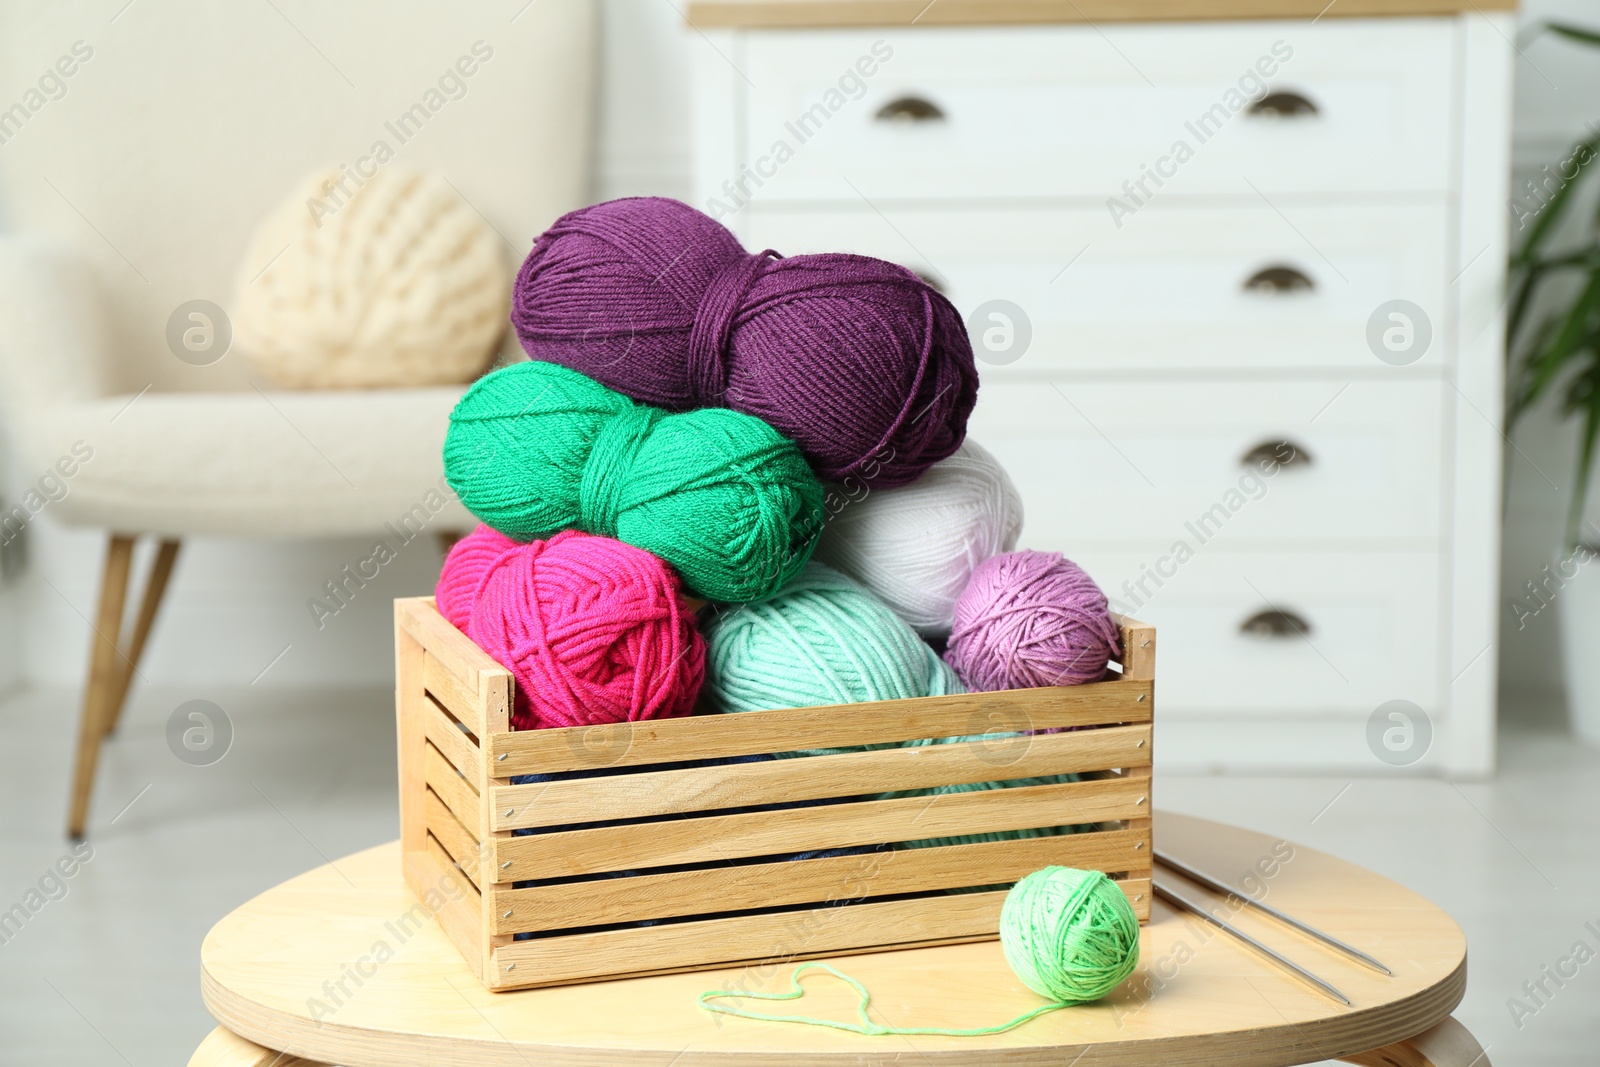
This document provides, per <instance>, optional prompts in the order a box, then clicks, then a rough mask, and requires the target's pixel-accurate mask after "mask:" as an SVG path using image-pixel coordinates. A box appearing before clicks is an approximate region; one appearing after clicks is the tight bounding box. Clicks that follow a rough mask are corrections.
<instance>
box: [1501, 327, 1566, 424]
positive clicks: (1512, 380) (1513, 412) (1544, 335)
mask: <svg viewBox="0 0 1600 1067" xmlns="http://www.w3.org/2000/svg"><path fill="white" fill-rule="evenodd" d="M1559 323H1560V320H1559V319H1557V318H1555V317H1553V316H1552V317H1550V318H1546V319H1543V320H1542V321H1540V323H1539V325H1538V327H1537V328H1536V329H1535V330H1534V334H1533V343H1532V344H1530V345H1529V346H1528V351H1529V352H1530V353H1535V352H1540V351H1542V350H1543V349H1544V347H1545V345H1546V344H1547V343H1548V342H1549V340H1550V335H1551V334H1552V333H1554V332H1555V329H1556V326H1557V325H1558V324H1559ZM1532 363H1533V359H1532V357H1531V355H1530V357H1529V358H1527V359H1523V360H1521V361H1519V362H1516V363H1514V364H1513V365H1512V367H1511V369H1510V370H1509V371H1508V372H1507V374H1506V431H1507V432H1508V433H1509V432H1510V431H1511V430H1512V428H1513V427H1515V426H1516V424H1517V423H1518V422H1519V421H1520V420H1521V418H1522V416H1523V415H1526V414H1527V413H1528V410H1529V409H1530V408H1532V407H1533V404H1534V402H1535V401H1536V400H1537V399H1538V397H1537V396H1535V395H1532V390H1531V386H1530V382H1531V380H1532V377H1533V369H1532Z"/></svg>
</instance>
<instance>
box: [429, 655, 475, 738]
mask: <svg viewBox="0 0 1600 1067" xmlns="http://www.w3.org/2000/svg"><path fill="white" fill-rule="evenodd" d="M422 685H423V688H425V689H427V691H428V692H429V693H431V694H433V698H434V699H435V700H437V701H438V702H439V703H440V704H443V705H444V706H445V708H446V709H447V710H449V712H450V714H452V715H454V716H455V717H456V718H458V719H460V720H461V721H462V723H464V724H465V725H466V727H467V729H469V730H471V731H472V732H473V734H474V735H476V736H477V737H478V738H479V740H480V741H481V740H482V738H483V735H484V709H483V699H482V698H481V697H480V696H479V694H478V691H477V690H476V689H469V688H467V685H466V683H464V682H462V681H461V679H459V678H457V677H456V676H455V675H454V674H453V673H451V671H450V669H449V668H448V667H446V666H445V665H444V664H443V663H440V662H439V661H438V660H437V659H436V658H434V656H433V655H432V654H429V655H428V656H427V658H426V659H424V660H423V662H422Z"/></svg>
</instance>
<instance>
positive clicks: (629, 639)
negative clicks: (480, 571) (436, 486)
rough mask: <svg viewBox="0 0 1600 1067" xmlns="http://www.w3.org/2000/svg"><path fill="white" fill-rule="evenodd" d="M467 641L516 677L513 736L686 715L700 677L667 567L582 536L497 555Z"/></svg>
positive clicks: (697, 642)
mask: <svg viewBox="0 0 1600 1067" xmlns="http://www.w3.org/2000/svg"><path fill="white" fill-rule="evenodd" d="M467 636H468V637H470V638H472V640H473V641H475V642H477V644H478V646H479V647H481V648H482V649H483V650H484V651H485V652H487V653H489V655H490V656H491V657H493V659H494V660H495V662H496V663H499V664H500V665H501V666H503V667H505V668H506V669H507V670H509V671H510V672H511V673H512V675H513V676H515V678H516V680H517V689H518V693H519V700H518V701H517V707H516V709H515V712H514V713H513V716H512V723H511V725H512V727H513V728H515V729H518V730H527V729H543V728H549V727H558V726H592V725H597V724H601V723H611V722H628V721H635V720H639V719H662V718H670V717H673V716H678V715H687V714H689V712H690V710H691V709H692V708H693V707H694V702H695V698H696V697H697V696H698V695H699V693H700V684H701V682H702V681H704V679H705V658H706V649H705V642H704V641H703V640H702V639H701V637H700V631H699V630H698V629H697V628H696V626H695V622H694V615H693V613H692V612H691V611H690V610H689V607H688V605H687V604H686V603H685V602H684V597H683V587H682V585H681V584H680V583H679V580H678V576H677V575H676V574H675V573H674V572H673V571H672V568H670V567H668V566H667V565H666V564H665V563H663V562H662V561H661V560H660V559H658V558H657V557H655V556H653V555H651V554H650V553H648V552H646V551H644V550H643V549H641V548H634V547H633V546H632V545H625V544H623V543H622V542H621V541H613V540H612V539H610V538H609V537H595V536H592V535H590V534H586V533H580V532H579V531H577V530H565V531H563V532H561V533H558V534H556V535H555V536H554V537H552V538H550V539H549V540H548V541H530V542H528V543H527V544H521V545H517V546H516V547H515V548H514V549H512V550H511V551H509V552H505V553H503V554H501V555H500V557H499V558H497V559H496V560H495V561H494V562H493V563H492V564H491V565H490V567H489V570H488V572H487V573H486V574H485V575H484V576H483V578H482V580H481V582H480V583H479V587H478V598H477V602H476V603H475V604H474V605H473V607H472V615H471V618H470V619H469V620H468V624H467Z"/></svg>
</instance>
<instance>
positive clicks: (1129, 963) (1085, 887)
mask: <svg viewBox="0 0 1600 1067" xmlns="http://www.w3.org/2000/svg"><path fill="white" fill-rule="evenodd" d="M1000 947H1001V948H1002V949H1003V950H1004V951H1005V955H1006V962H1007V963H1009V964H1010V965H1011V969H1012V970H1013V971H1015V972H1016V975H1017V977H1018V978H1020V979H1021V980H1022V983H1023V984H1024V985H1026V986H1027V987H1028V988H1029V989H1031V990H1033V991H1034V992H1035V993H1038V994H1039V995H1040V996H1043V997H1049V998H1050V999H1052V1000H1056V1001H1063V1002H1066V1003H1072V1004H1078V1003H1083V1002H1085V1001H1090V1000H1099V999H1100V998H1101V997H1103V996H1105V995H1106V994H1107V993H1109V992H1111V991H1112V990H1113V989H1115V988H1117V986H1119V985H1121V984H1122V982H1123V980H1124V979H1126V978H1127V977H1128V975H1130V974H1132V973H1133V969H1134V968H1135V967H1136V966H1138V964H1139V919H1138V917H1137V916H1136V915H1134V914H1133V906H1132V905H1131V904H1129V903H1128V898H1127V897H1126V896H1124V895H1123V893H1122V890H1121V889H1119V888H1118V887H1117V884H1116V883H1115V882H1113V881H1112V880H1111V879H1109V878H1107V877H1106V876H1105V875H1104V874H1102V873H1100V872H1099V871H1080V870H1077V869H1076V868H1073V867H1046V868H1044V869H1043V870H1038V871H1034V872H1033V873H1032V874H1030V875H1028V876H1027V877H1026V878H1024V879H1022V880H1021V881H1020V882H1018V883H1017V884H1016V885H1014V886H1012V887H1011V892H1009V893H1007V894H1006V901H1005V904H1004V905H1002V907H1001V909H1000Z"/></svg>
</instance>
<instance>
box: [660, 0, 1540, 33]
mask: <svg viewBox="0 0 1600 1067" xmlns="http://www.w3.org/2000/svg"><path fill="white" fill-rule="evenodd" d="M1516 6H1517V0H1333V2H1332V3H1329V2H1328V0H932V2H931V3H930V2H929V0H691V2H690V4H689V11H688V20H689V23H690V25H693V26H697V27H700V28H702V29H711V28H713V27H717V28H723V27H739V28H743V29H771V28H779V27H789V28H809V29H823V28H827V27H835V26H906V25H910V24H912V23H913V22H914V23H915V24H916V25H918V26H982V25H1000V24H1015V23H1053V22H1059V23H1071V22H1079V23H1083V22H1091V23H1092V22H1178V21H1191V20H1200V19H1297V18H1306V19H1314V18H1318V17H1321V16H1324V15H1325V16H1327V17H1329V18H1333V17H1343V18H1354V17H1368V18H1371V17H1393V16H1401V15H1455V14H1460V13H1462V12H1467V11H1480V12H1482V11H1511V10H1514V9H1515V8H1516Z"/></svg>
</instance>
